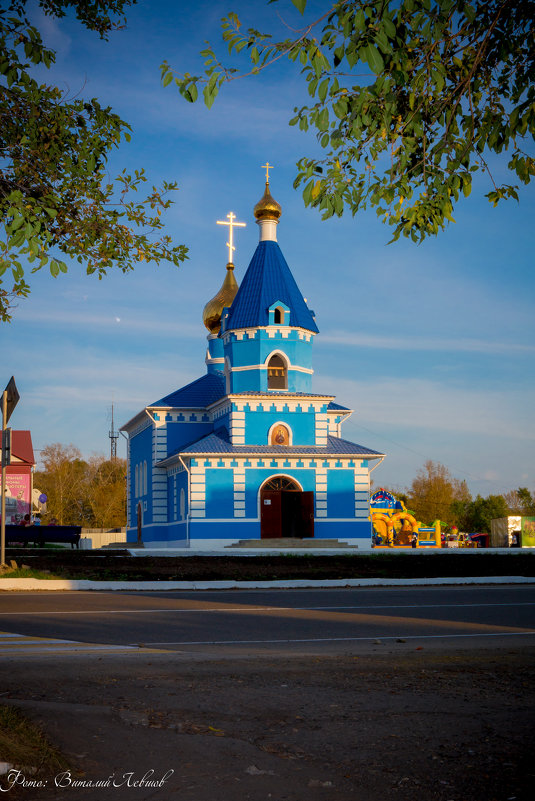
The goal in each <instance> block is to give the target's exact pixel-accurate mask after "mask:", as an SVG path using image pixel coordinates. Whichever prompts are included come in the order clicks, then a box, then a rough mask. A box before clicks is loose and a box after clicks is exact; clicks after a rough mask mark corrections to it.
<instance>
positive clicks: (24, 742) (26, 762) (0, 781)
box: [0, 704, 69, 797]
mask: <svg viewBox="0 0 535 801" xmlns="http://www.w3.org/2000/svg"><path fill="white" fill-rule="evenodd" d="M0 754H1V755H2V760H3V761H4V762H7V763H9V764H10V765H13V770H20V771H21V773H22V774H24V776H25V777H27V778H28V779H30V780H35V781H39V779H40V778H47V777H49V776H51V775H53V774H55V773H57V772H58V771H60V770H66V769H67V768H68V767H69V766H68V763H67V760H66V759H65V757H64V756H63V755H62V754H61V752H60V751H58V749H57V748H55V747H54V746H53V745H51V743H50V742H49V741H48V739H47V738H46V736H45V735H44V734H43V732H42V731H41V729H40V728H39V727H38V726H36V725H35V724H34V723H32V722H31V721H30V720H28V718H26V717H25V716H24V715H23V713H22V712H21V711H20V710H19V709H17V708H16V707H13V706H6V705H3V704H1V705H0ZM12 781H13V774H12V775H11V778H10V775H9V773H7V774H5V775H4V776H0V788H2V790H7V789H11V790H12V792H11V797H12V796H13V793H16V792H17V791H18V790H21V788H20V787H17V786H14V787H12V788H11V783H12Z"/></svg>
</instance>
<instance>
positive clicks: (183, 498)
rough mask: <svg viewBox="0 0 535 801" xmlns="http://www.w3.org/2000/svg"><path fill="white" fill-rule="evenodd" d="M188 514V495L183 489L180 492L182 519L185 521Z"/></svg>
mask: <svg viewBox="0 0 535 801" xmlns="http://www.w3.org/2000/svg"><path fill="white" fill-rule="evenodd" d="M185 514H186V493H185V492H184V490H183V489H181V490H180V518H181V519H182V520H184V515H185Z"/></svg>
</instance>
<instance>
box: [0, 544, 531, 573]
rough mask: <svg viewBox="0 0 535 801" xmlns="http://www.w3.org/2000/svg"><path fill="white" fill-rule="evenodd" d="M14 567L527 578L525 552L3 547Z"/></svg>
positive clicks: (528, 565) (77, 570) (79, 570)
mask: <svg viewBox="0 0 535 801" xmlns="http://www.w3.org/2000/svg"><path fill="white" fill-rule="evenodd" d="M7 559H8V561H9V560H10V559H14V560H16V562H17V564H18V565H19V567H20V566H21V565H24V564H25V565H28V566H29V567H31V568H34V569H36V570H49V571H50V572H51V573H52V574H54V575H55V576H59V577H61V578H69V579H71V578H80V579H93V580H96V581H98V580H129V581H158V580H166V579H168V580H175V581H203V580H204V581H210V580H217V579H232V580H237V581H240V580H241V581H245V580H272V579H299V578H313V579H340V578H374V577H389V578H419V577H423V578H433V577H436V576H448V577H454V576H510V575H518V576H533V575H535V558H534V554H532V553H530V552H518V551H515V552H514V553H508V552H505V553H503V554H500V553H498V554H496V553H484V552H481V551H479V550H478V551H477V552H475V553H467V554H462V553H447V552H446V553H445V552H444V551H443V550H442V551H439V552H437V553H422V554H420V553H414V552H408V553H385V552H379V553H373V554H355V555H353V554H350V555H347V554H345V555H339V556H338V555H329V556H320V555H313V556H311V555H309V556H307V555H300V554H299V555H295V554H286V555H278V554H276V553H275V554H273V555H269V556H254V557H251V556H235V555H232V556H230V555H229V556H183V557H181V556H177V557H172V556H161V557H156V556H147V557H145V556H130V555H128V554H127V552H126V551H114V552H113V553H111V552H107V551H77V550H68V549H60V550H48V549H40V548H37V549H26V548H9V549H8V550H7Z"/></svg>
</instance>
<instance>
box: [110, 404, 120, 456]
mask: <svg viewBox="0 0 535 801" xmlns="http://www.w3.org/2000/svg"><path fill="white" fill-rule="evenodd" d="M109 437H110V461H112V462H114V461H115V460H116V459H117V440H118V439H119V434H118V432H117V431H116V430H115V426H114V422H113V403H112V405H111V429H110V433H109Z"/></svg>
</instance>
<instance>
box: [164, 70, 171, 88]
mask: <svg viewBox="0 0 535 801" xmlns="http://www.w3.org/2000/svg"><path fill="white" fill-rule="evenodd" d="M172 80H173V73H172V72H168V73H166V75H165V77H164V79H163V80H162V85H163V86H164V87H165V86H169V84H170V83H171V81H172Z"/></svg>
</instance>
